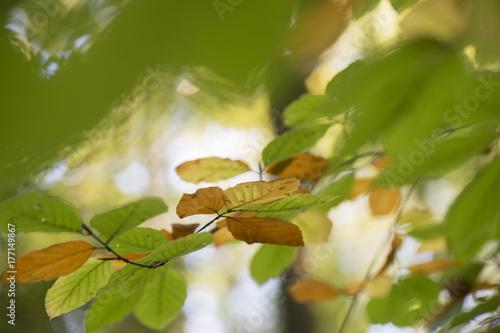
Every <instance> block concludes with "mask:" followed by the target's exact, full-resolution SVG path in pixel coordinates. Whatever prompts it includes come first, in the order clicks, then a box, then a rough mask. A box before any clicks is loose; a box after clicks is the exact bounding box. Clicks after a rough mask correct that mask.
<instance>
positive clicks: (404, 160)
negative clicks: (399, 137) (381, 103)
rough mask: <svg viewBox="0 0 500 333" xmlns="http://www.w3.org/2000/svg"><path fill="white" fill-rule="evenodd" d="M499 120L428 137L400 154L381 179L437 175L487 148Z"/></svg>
mask: <svg viewBox="0 0 500 333" xmlns="http://www.w3.org/2000/svg"><path fill="white" fill-rule="evenodd" d="M497 127H498V122H494V121H488V122H482V123H478V124H476V125H474V126H472V127H470V128H468V129H465V130H460V131H457V132H456V133H454V134H452V135H450V136H449V137H448V138H444V137H437V138H427V139H425V140H421V141H420V142H418V143H417V146H416V148H415V150H413V151H411V152H409V153H407V154H402V155H399V157H398V158H397V159H396V160H395V161H394V163H393V165H392V167H391V168H390V169H388V170H386V171H385V172H383V173H382V175H381V176H380V179H381V180H382V181H383V182H385V183H388V184H391V185H399V184H402V183H407V182H413V181H415V180H417V179H419V178H422V177H427V178H437V177H440V176H442V175H444V174H445V173H447V172H449V171H451V170H453V169H454V168H456V167H458V166H459V165H461V164H463V163H464V162H465V161H467V160H468V159H469V158H470V157H472V156H474V155H477V154H479V153H481V152H482V151H484V150H485V149H486V148H487V147H488V145H489V144H490V143H491V142H492V141H493V140H494V138H495V137H496V135H497V134H496V128H497Z"/></svg>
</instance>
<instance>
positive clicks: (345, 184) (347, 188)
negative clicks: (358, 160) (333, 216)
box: [316, 173, 354, 211]
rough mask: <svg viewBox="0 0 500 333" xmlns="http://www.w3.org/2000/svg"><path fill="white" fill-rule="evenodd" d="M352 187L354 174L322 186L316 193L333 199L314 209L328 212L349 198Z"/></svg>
mask: <svg viewBox="0 0 500 333" xmlns="http://www.w3.org/2000/svg"><path fill="white" fill-rule="evenodd" d="M353 186H354V173H348V174H345V175H343V176H341V177H340V178H338V179H337V180H335V181H334V182H332V183H331V184H329V185H326V186H324V187H323V188H321V189H320V190H318V193H319V194H322V195H329V196H335V199H334V200H332V202H330V203H327V204H324V205H321V206H319V207H317V208H316V209H319V210H322V211H328V210H330V209H331V208H333V207H335V206H337V205H338V204H340V203H341V202H342V201H344V200H345V199H346V198H347V197H348V196H349V194H350V193H351V191H352V187H353Z"/></svg>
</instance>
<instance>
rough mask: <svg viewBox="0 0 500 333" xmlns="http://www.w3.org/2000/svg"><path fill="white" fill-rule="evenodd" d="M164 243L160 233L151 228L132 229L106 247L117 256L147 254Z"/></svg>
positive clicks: (165, 240)
mask: <svg viewBox="0 0 500 333" xmlns="http://www.w3.org/2000/svg"><path fill="white" fill-rule="evenodd" d="M166 242H167V239H166V238H165V235H163V233H162V232H161V231H158V230H155V229H151V228H134V229H132V230H130V231H128V232H126V233H124V234H123V235H121V236H118V237H116V238H115V239H113V240H112V241H111V242H109V244H108V245H109V246H110V247H111V248H112V249H113V250H114V251H116V253H118V254H123V253H149V252H151V251H153V250H154V249H156V248H157V247H158V246H160V245H161V244H163V243H166Z"/></svg>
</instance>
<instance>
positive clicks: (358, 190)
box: [348, 178, 375, 200]
mask: <svg viewBox="0 0 500 333" xmlns="http://www.w3.org/2000/svg"><path fill="white" fill-rule="evenodd" d="M374 181H375V179H373V178H357V179H356V180H355V182H354V185H353V186H352V190H351V193H350V195H349V197H348V198H349V200H354V199H356V198H357V197H358V196H359V195H361V194H363V193H366V192H368V190H369V189H370V187H371V186H372V184H373V182H374Z"/></svg>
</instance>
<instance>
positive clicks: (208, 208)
mask: <svg viewBox="0 0 500 333" xmlns="http://www.w3.org/2000/svg"><path fill="white" fill-rule="evenodd" d="M222 207H224V200H222V189H221V188H219V187H217V186H213V187H206V188H200V189H198V190H196V192H194V193H193V194H187V193H184V194H183V195H182V198H181V200H180V201H179V204H178V205H177V216H179V217H180V218H184V217H186V216H191V215H196V214H215V213H217V212H218V211H219V210H220V209H221V208H222Z"/></svg>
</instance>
